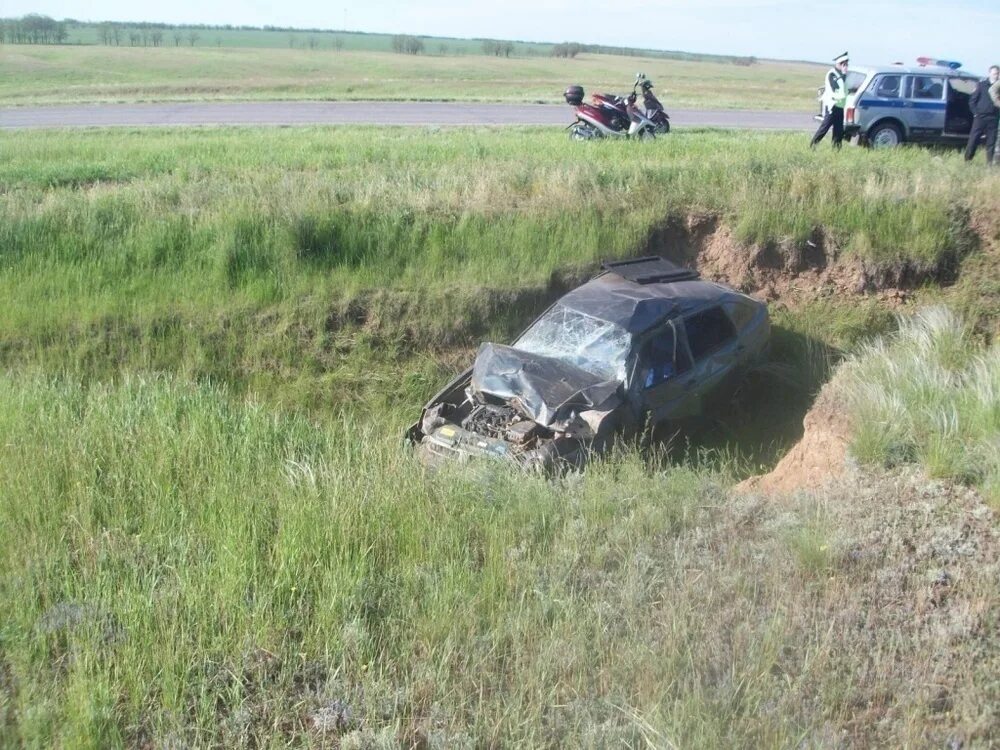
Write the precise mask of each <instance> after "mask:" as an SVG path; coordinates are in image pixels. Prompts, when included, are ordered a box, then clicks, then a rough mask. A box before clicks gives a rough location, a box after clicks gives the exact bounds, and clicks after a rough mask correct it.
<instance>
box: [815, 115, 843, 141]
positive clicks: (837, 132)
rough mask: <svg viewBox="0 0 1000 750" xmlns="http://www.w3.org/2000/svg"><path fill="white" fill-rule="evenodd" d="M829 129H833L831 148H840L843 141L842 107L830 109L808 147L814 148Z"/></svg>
mask: <svg viewBox="0 0 1000 750" xmlns="http://www.w3.org/2000/svg"><path fill="white" fill-rule="evenodd" d="M830 128H833V147H834V148H840V144H841V143H842V142H843V141H844V108H843V107H830V111H829V112H827V113H826V117H824V118H823V122H821V123H820V124H819V130H817V131H816V135H814V136H813V139H812V142H810V144H809V145H810V146H815V145H816V144H817V143H819V142H820V141H821V140H823V138H824V136H826V132H827V131H828V130H829V129H830Z"/></svg>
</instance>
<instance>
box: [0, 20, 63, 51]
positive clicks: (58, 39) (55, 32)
mask: <svg viewBox="0 0 1000 750" xmlns="http://www.w3.org/2000/svg"><path fill="white" fill-rule="evenodd" d="M67 38H69V33H68V32H67V31H66V24H65V23H63V22H61V21H56V20H55V19H54V18H49V17H48V16H40V15H38V14H37V13H30V14H28V15H26V16H23V17H21V18H8V19H4V20H0V44H2V43H10V44H65V43H66V39H67Z"/></svg>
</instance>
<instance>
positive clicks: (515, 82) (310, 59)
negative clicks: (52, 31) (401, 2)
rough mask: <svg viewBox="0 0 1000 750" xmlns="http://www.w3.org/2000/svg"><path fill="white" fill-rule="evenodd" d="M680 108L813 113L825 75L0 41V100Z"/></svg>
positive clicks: (596, 58) (685, 65)
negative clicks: (570, 103) (644, 98)
mask: <svg viewBox="0 0 1000 750" xmlns="http://www.w3.org/2000/svg"><path fill="white" fill-rule="evenodd" d="M640 70H641V71H643V72H645V73H646V74H647V75H648V76H650V77H651V78H652V79H653V81H654V82H655V83H656V85H657V92H658V94H659V95H660V98H661V100H662V101H663V102H664V104H665V105H666V107H667V109H668V111H669V110H670V109H671V108H673V107H708V108H717V109H726V108H746V109H778V110H799V111H811V110H812V109H814V108H815V95H816V86H817V85H819V84H818V83H817V81H819V80H820V79H821V78H822V69H821V68H819V67H817V66H813V65H806V64H799V63H768V62H765V63H758V64H756V65H753V66H750V67H741V66H737V65H732V64H728V63H721V62H690V61H681V60H663V59H650V58H631V57H618V56H611V55H581V56H579V57H577V58H576V59H573V60H566V59H555V58H551V57H545V56H541V57H522V58H510V59H507V58H497V57H485V56H480V55H475V56H474V55H463V56H454V55H417V56H413V55H400V54H394V53H391V52H380V51H365V50H353V51H352V50H345V51H340V52H338V51H334V50H331V49H317V50H308V49H288V48H283V49H281V48H279V49H274V48H251V47H219V48H206V47H194V48H191V47H172V46H171V47H160V48H151V47H150V48H144V47H136V48H132V47H104V46H64V47H57V46H26V45H0V105H26V104H54V103H67V102H107V101H127V102H132V101H161V100H200V99H338V100H343V99H346V100H373V99H375V100H420V99H441V100H462V101H508V102H522V101H527V102H558V103H562V92H563V91H564V90H565V88H566V87H567V86H568V85H570V84H573V83H579V84H582V85H583V86H584V87H585V88H586V89H587V90H588V91H589V90H607V91H616V92H621V91H625V90H628V89H629V87H630V86H631V84H632V82H633V81H634V80H635V74H636V72H637V71H640Z"/></svg>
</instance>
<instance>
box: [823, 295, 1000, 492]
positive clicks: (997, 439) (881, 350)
mask: <svg viewBox="0 0 1000 750" xmlns="http://www.w3.org/2000/svg"><path fill="white" fill-rule="evenodd" d="M841 382H842V384H843V385H842V387H843V389H844V391H845V393H846V395H847V397H848V400H849V403H850V404H851V408H852V416H853V420H854V424H855V427H854V432H855V434H854V441H853V444H852V451H853V452H854V454H855V455H856V456H857V457H858V458H859V459H860V460H862V461H865V462H870V463H878V464H884V465H889V466H892V465H896V464H902V463H911V462H915V463H919V464H920V465H922V466H923V467H924V468H925V469H926V470H927V472H928V474H929V475H930V476H932V477H939V478H946V479H954V480H959V481H963V482H969V483H973V484H977V485H980V486H982V487H984V488H985V489H986V491H987V493H988V494H989V495H991V496H992V498H993V500H994V502H996V501H1000V494H998V493H997V490H998V489H1000V346H998V345H997V344H996V343H994V344H992V345H989V346H985V345H983V344H981V343H979V342H978V341H977V340H976V339H975V338H974V337H973V335H972V332H971V331H970V329H969V327H968V326H967V325H966V324H965V323H964V322H963V321H962V319H960V318H959V317H957V316H956V315H955V314H953V313H952V312H950V311H949V310H948V309H946V308H943V307H934V308H927V309H924V310H922V311H920V312H918V313H917V314H915V315H914V316H913V317H901V318H900V320H899V331H898V332H897V333H896V334H895V335H892V336H889V337H887V338H884V339H881V340H879V341H877V342H875V343H872V344H869V345H867V346H865V347H863V348H862V349H861V351H859V352H858V353H857V354H856V355H855V356H854V357H852V358H851V360H850V361H849V362H848V363H847V365H846V366H845V372H844V380H843V381H841Z"/></svg>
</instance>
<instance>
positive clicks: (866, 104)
mask: <svg viewBox="0 0 1000 750" xmlns="http://www.w3.org/2000/svg"><path fill="white" fill-rule="evenodd" d="M857 108H858V109H859V110H860V112H861V113H860V115H858V116H857V124H858V125H860V126H861V127H862V128H867V127H868V126H869V125H871V124H872V123H875V122H878V121H879V120H881V119H882V118H883V117H894V118H895V117H899V113H900V111H901V110H902V108H903V76H902V75H900V74H899V73H883V74H881V75H878V76H876V77H875V80H873V81H872V83H871V85H870V86H869V87H868V89H867V90H866V91H865V93H864V94H863V95H862V96H861V97H860V98H859V99H858V103H857Z"/></svg>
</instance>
